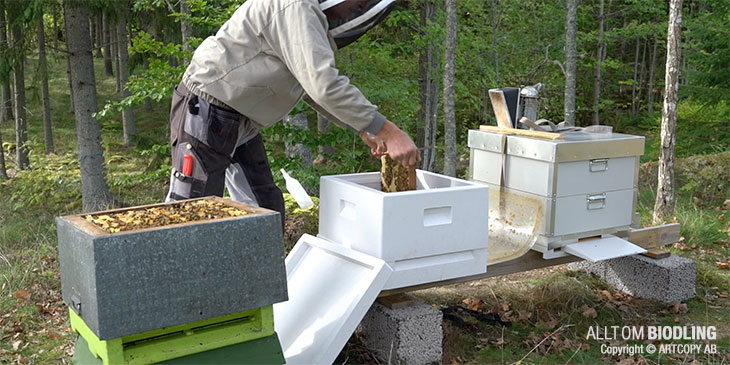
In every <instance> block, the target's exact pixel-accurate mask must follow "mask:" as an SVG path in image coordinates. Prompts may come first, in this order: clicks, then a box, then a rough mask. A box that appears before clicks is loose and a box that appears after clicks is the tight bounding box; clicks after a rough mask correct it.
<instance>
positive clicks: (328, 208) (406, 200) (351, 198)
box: [319, 170, 489, 262]
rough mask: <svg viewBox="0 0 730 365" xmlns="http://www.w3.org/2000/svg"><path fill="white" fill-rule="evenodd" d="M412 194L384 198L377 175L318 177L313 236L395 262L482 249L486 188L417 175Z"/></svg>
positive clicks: (484, 243)
mask: <svg viewBox="0 0 730 365" xmlns="http://www.w3.org/2000/svg"><path fill="white" fill-rule="evenodd" d="M416 175H417V178H418V188H417V190H414V191H404V192H397V193H384V192H382V191H381V190H380V173H379V172H371V173H360V174H349V175H334V176H323V177H322V178H321V181H320V210H319V236H320V237H323V238H325V239H327V240H329V241H331V242H337V243H339V244H341V245H344V246H345V247H351V248H353V249H355V250H357V251H360V252H363V253H366V254H368V255H371V256H374V257H377V258H380V259H383V260H385V261H386V262H397V261H402V260H410V259H415V258H423V257H430V256H437V255H444V254H451V253H457V252H464V251H470V250H480V249H486V248H487V237H488V222H489V220H488V216H487V215H488V210H489V209H488V208H489V190H488V189H489V188H488V187H487V186H486V185H482V184H478V183H473V182H469V181H465V180H461V179H456V178H451V177H448V176H443V175H439V174H435V173H431V172H427V171H421V170H417V171H416Z"/></svg>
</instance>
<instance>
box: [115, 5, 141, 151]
mask: <svg viewBox="0 0 730 365" xmlns="http://www.w3.org/2000/svg"><path fill="white" fill-rule="evenodd" d="M119 14H120V19H119V22H118V23H117V41H118V42H119V43H118V45H119V47H118V49H119V51H118V53H119V67H118V68H117V75H118V76H119V82H120V84H121V85H120V86H121V92H122V99H124V98H126V97H128V96H129V95H131V93H130V92H129V90H128V89H127V87H126V85H127V82H129V69H128V68H127V67H128V64H129V52H128V50H127V17H126V13H125V11H124V10H123V9H122V10H120V11H119ZM122 128H123V130H124V145H125V146H132V145H134V143H135V138H136V135H137V128H136V127H135V124H134V110H133V109H132V107H131V106H129V107H127V108H125V109H124V110H122Z"/></svg>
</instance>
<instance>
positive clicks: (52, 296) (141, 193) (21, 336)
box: [0, 60, 730, 364]
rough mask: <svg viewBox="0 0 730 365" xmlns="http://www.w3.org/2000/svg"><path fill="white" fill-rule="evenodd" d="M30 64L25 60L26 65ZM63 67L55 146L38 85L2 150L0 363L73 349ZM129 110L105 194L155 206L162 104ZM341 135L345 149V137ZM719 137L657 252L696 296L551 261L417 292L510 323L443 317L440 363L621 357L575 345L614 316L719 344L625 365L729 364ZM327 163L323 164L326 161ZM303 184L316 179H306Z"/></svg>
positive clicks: (697, 165) (56, 75)
mask: <svg viewBox="0 0 730 365" xmlns="http://www.w3.org/2000/svg"><path fill="white" fill-rule="evenodd" d="M29 62H30V64H31V65H32V63H33V60H30V61H29ZM64 68H65V63H64V61H63V60H60V61H56V62H55V63H52V65H51V81H50V88H51V92H52V96H51V101H52V105H51V108H52V111H53V124H54V142H55V146H56V153H55V154H51V155H44V154H43V153H42V151H43V146H42V141H43V137H42V133H43V130H42V125H41V120H42V118H41V111H40V102H39V101H38V100H39V99H38V96H37V90H38V88H37V86H36V85H33V84H30V83H29V85H28V92H29V103H28V108H29V110H28V115H29V123H28V125H29V136H30V147H31V151H32V153H31V156H30V158H31V166H32V170H28V171H16V170H15V169H14V164H13V163H12V160H11V157H12V154H9V155H6V158H7V165H8V167H9V168H10V170H11V175H12V176H13V178H11V179H10V180H8V181H5V182H0V196H2V199H0V363H26V362H32V363H64V362H65V363H67V362H68V361H69V356H70V355H71V353H72V351H73V341H74V335H73V333H72V332H71V330H70V328H69V324H68V318H67V314H66V311H67V307H66V306H65V304H63V302H62V300H61V296H60V277H59V269H58V262H57V245H56V232H55V223H54V217H56V216H59V215H66V214H73V213H77V212H79V211H80V209H81V203H80V202H81V199H80V198H81V195H80V189H79V185H80V183H79V175H78V161H77V159H78V157H77V155H76V152H75V150H76V134H75V131H74V121H73V116H72V115H71V114H70V113H69V112H68V109H69V108H68V103H69V98H68V92H67V90H68V83H67V81H66V78H65V77H66V76H65V69H64ZM27 69H28V70H33V69H34V68H33V67H28V68H27ZM95 71H96V76H97V80H98V81H97V86H98V90H99V96H100V104H103V103H104V101H105V100H109V99H114V98H116V97H117V96H116V94H115V92H114V89H115V81H114V79H113V78H107V77H105V76H104V73H103V66H102V65H101V64H97V65H96V70H95ZM726 109H727V107H726V106H718V107H717V108H715V109H712V110H711V112H712V113H714V114H712V115H714V116H715V117H717V118H720V117H722V115H723V113H726ZM688 110H689V111H690V112H692V113H694V114H692V113H690V112H687V113H688V114H686V115H687V116H686V118H689V117H691V116H692V115H694V116H696V115H698V114H697V113H700V112H702V111H703V110H701V109H696V108H688ZM708 113H709V112H708ZM718 116H719V117H718ZM715 117H713V118H715ZM135 118H136V122H137V129H138V133H139V138H138V144H137V147H134V148H127V147H124V146H122V143H121V142H122V140H121V117H120V116H119V115H113V116H111V117H110V118H108V119H106V120H104V121H102V124H103V141H104V147H105V158H106V168H107V173H108V181H109V185H110V188H111V190H112V192H113V194H114V195H115V197H116V198H117V199H119V200H120V201H123V202H125V203H127V204H130V205H138V204H147V203H154V202H159V201H160V200H161V199H162V197H163V196H164V194H165V192H166V185H167V174H168V171H169V149H168V148H167V147H166V139H167V133H168V132H167V118H168V105H167V103H166V102H162V103H160V104H158V105H155V106H154V108H153V109H152V110H145V109H143V108H140V109H138V110H136V111H135ZM0 132H2V135H3V137H5V142H6V146H5V148H6V152H9V151H8V149H9V148H10V147H12V145H13V140H12V137H11V136H13V135H14V130H13V127H12V125H10V123H6V124H4V125H3V126H0ZM690 132H691V131H685V132H683V133H690ZM636 133H639V134H645V133H646V134H648V135H649V140H648V142H647V151H648V153H649V154H653V153H655V149H653V147H652V146H654V145H655V142H654V141H656V138H657V137H656V135H657V133H656V130H655V129H653V128H644V129H643V130H638V131H636ZM340 137H341V138H342V139H343V140H346V141H348V143H349V145H348V146H352V140H351V136H350V137H348V136H347V135H343V136H340ZM685 137H686V138H688V139H687V140H685ZM699 137H701V136H699ZM699 137H698V136H692V135H690V136H686V135H680V136H679V137H678V138H679V139H678V140H679V141H680V142H681V143H682V146H684V147H683V148H684V150H683V153H685V155H686V156H690V155H691V153H690V152H691V151H689V150H688V148H689V146H691V144H692V143H690V142H689V141H696V140H697V138H699ZM338 138H339V137H338ZM281 143H282V142H281V140H278V144H269V146H270V147H271V146H272V145H273V146H280V145H281ZM723 143H725V144H724V146H725V149H727V148H726V147H727V142H726V141H725V142H723V140H722V139H719V140H712V141H711V143H710V145H711V146H710V147H708V148H705V147H703V148H702V149H701V151H700V153H702V154H703V155H702V156H691V157H687V158H686V159H683V160H680V161H678V162H677V182H678V189H679V190H678V204H677V214H676V215H677V218H676V220H677V221H679V222H680V223H681V224H682V236H683V237H684V239H683V240H682V241H681V242H679V243H677V244H676V245H674V246H673V247H671V248H670V249H671V251H672V252H673V253H675V254H678V255H682V256H685V257H689V258H691V259H693V260H695V262H696V263H697V296H696V297H695V298H693V299H691V300H689V301H687V302H686V305H687V308H686V310H684V309H681V310H680V311H676V313H675V310H674V307H671V306H666V305H663V304H660V303H657V302H653V301H647V300H641V299H635V298H631V297H629V296H627V295H625V294H622V293H619V292H616V291H615V290H614V289H612V288H611V287H609V286H608V285H607V284H606V283H605V282H603V281H601V280H599V279H597V278H595V277H591V276H588V275H584V274H582V273H577V272H571V271H567V270H565V269H564V268H561V269H557V270H553V271H551V272H545V271H544V270H543V271H540V272H536V273H529V274H521V275H520V276H518V277H513V276H509V277H503V278H494V279H488V280H484V281H479V282H476V283H472V284H469V285H459V286H452V287H444V288H435V289H430V290H426V291H420V292H417V293H416V295H417V296H418V297H420V298H421V299H422V300H424V301H426V302H427V303H430V304H433V305H435V306H437V307H439V308H442V307H445V306H450V305H456V304H458V305H462V306H466V307H469V308H471V309H476V310H479V311H482V312H491V313H497V314H499V315H500V316H502V318H503V319H505V320H509V321H511V322H512V323H513V326H512V327H510V328H503V327H500V326H495V325H489V324H485V323H482V322H479V321H477V320H475V319H474V318H470V317H465V318H464V319H465V324H464V325H461V326H459V325H456V324H454V323H452V322H450V321H445V322H444V329H445V339H444V341H445V342H444V343H445V346H444V351H445V354H444V362H445V363H451V362H459V363H461V362H467V363H514V362H520V361H521V362H522V363H535V364H551V363H590V364H594V363H613V362H616V361H618V360H623V361H629V360H630V359H629V358H627V357H623V358H621V357H609V356H604V355H602V354H601V352H600V346H601V344H602V343H601V342H600V341H596V340H587V339H586V333H587V331H588V328H589V327H591V326H596V325H599V326H605V325H623V324H628V325H643V324H672V325H674V324H688V325H689V324H711V325H715V326H718V327H719V329H720V331H719V333H720V339H719V340H717V341H715V342H714V343H716V344H717V345H718V346H719V347H720V348H721V350H722V351H724V355H723V356H724V357H710V356H704V357H703V356H700V357H697V358H693V359H667V358H666V357H664V358H659V357H658V356H653V357H652V356H648V357H636V358H632V359H633V360H635V361H637V362H638V363H641V362H646V363H666V362H674V361H680V362H681V361H683V360H688V361H686V362H691V361H692V360H697V361H699V362H702V363H704V362H708V363H721V362H722V361H725V362H728V361H730V358H728V353H730V337H729V335H730V302H729V301H728V293H730V273H729V272H728V271H727V270H721V269H720V268H719V267H718V265H717V264H718V262H722V261H728V260H730V237H729V236H728V229H729V227H728V221H730V215H728V214H727V211H725V210H723V209H722V208H723V204H724V200H725V199H728V198H730V194H729V191H730V190H729V189H730V188H729V187H728V184H730V182H729V181H730V162H729V161H730V152H721V153H716V154H708V153H711V152H713V151H715V150H717V149H718V146H720V149H722V148H721V147H722V146H723ZM349 153H351V154H352V155H353V156H354V155H355V154H356V153H359V151H357V150H355V149H354V148H353V149H352V150H351V151H350V152H349ZM279 155H281V152H280V151H277V152H276V156H279ZM652 158H654V157H652ZM282 160H284V159H282ZM348 161H349V162H348V163H350V164H348V165H347V166H346V167H344V168H345V169H351V170H358V169H360V168H361V167H362V166H361V165H359V164H358V163H356V162H357V160H356V159H355V158H353V159H352V160H348ZM647 161H649V159H647ZM287 163H290V162H287V161H284V162H279V161H273V162H272V165H274V167H275V169H277V168H278V167H287V168H288V167H290V166H288V165H286V164H287ZM280 165H281V166H280ZM327 168H329V169H333V167H332V166H328V167H327ZM368 168H369V167H368ZM655 169H656V166H655V164H651V163H649V164H646V165H644V166H643V167H642V170H641V173H642V175H641V178H640V182H641V184H640V193H639V200H638V206H637V208H638V210H639V212H640V213H641V222H642V224H643V225H650V219H651V216H650V213H651V210H652V209H653V204H654V192H653V191H654V190H655V186H653V184H655V181H656V178H655V177H654V175H653V174H654V171H655ZM309 180H311V181H313V182H315V183H316V178H315V177H311V178H310V179H309ZM287 207H288V210H289V211H291V212H292V213H293V214H292V215H291V216H290V217H288V219H287V223H286V224H287V230H286V232H285V238H286V240H287V247H291V245H293V244H294V242H295V241H296V239H297V238H298V237H299V236H300V235H301V233H305V232H306V233H316V232H317V214H316V211H309V212H302V211H297V210H296V209H294V202H293V201H292V200H291V199H288V200H287ZM347 351H352V352H353V354H354V355H353V356H346V358H348V359H349V360H348V362H350V363H358V362H367V363H371V362H374V361H375V360H374V359H375V358H374V357H373V356H372V354H368V353H367V350H363V348H362V346H359V345H358V338H357V337H356V336H355V337H353V339H352V340H351V341H350V343H349V344H348V347H347V350H346V352H347ZM358 360H360V361H358Z"/></svg>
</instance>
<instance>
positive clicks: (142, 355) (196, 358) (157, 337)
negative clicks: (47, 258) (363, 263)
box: [69, 305, 285, 365]
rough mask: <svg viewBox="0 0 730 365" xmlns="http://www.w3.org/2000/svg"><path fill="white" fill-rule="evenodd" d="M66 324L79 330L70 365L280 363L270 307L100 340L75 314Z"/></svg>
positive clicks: (279, 348)
mask: <svg viewBox="0 0 730 365" xmlns="http://www.w3.org/2000/svg"><path fill="white" fill-rule="evenodd" d="M69 316H70V319H71V327H72V328H73V329H74V330H75V331H76V332H77V333H79V335H80V336H79V337H78V340H77V342H76V351H75V353H74V357H73V363H74V364H104V365H107V364H152V363H161V362H164V363H172V364H205V363H208V364H229V363H230V364H283V363H284V362H285V360H284V356H283V354H282V350H281V345H280V344H279V339H278V336H277V335H276V333H274V320H273V309H272V306H270V305H269V306H265V307H261V308H257V309H253V310H249V311H245V312H240V313H234V314H230V315H227V316H221V317H216V318H212V319H209V320H204V321H198V322H194V323H190V324H186V325H179V326H174V327H170V328H165V329H159V330H154V331H149V332H144V333H140V334H136V335H131V336H125V337H122V338H116V339H112V340H106V341H105V340H100V339H99V338H98V337H96V335H94V333H93V332H92V331H91V330H90V329H89V328H88V326H87V325H86V323H84V321H83V320H82V319H81V317H79V316H78V315H77V314H76V312H74V311H73V310H69Z"/></svg>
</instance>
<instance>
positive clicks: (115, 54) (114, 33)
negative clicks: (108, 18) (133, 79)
mask: <svg viewBox="0 0 730 365" xmlns="http://www.w3.org/2000/svg"><path fill="white" fill-rule="evenodd" d="M119 23H120V21H118V20H117V21H116V22H114V23H112V24H110V25H109V27H110V28H111V40H112V60H113V62H114V68H115V69H116V70H117V73H116V75H115V76H116V79H117V86H116V90H115V91H116V92H117V93H119V92H121V91H122V78H121V75H120V74H121V72H120V71H119V66H120V62H119V47H121V45H120V43H119V30H118V29H119Z"/></svg>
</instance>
